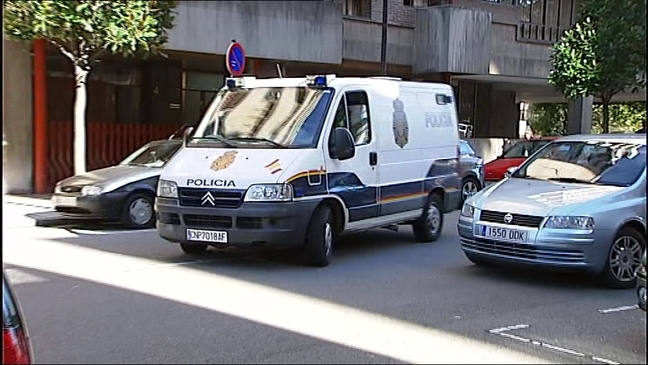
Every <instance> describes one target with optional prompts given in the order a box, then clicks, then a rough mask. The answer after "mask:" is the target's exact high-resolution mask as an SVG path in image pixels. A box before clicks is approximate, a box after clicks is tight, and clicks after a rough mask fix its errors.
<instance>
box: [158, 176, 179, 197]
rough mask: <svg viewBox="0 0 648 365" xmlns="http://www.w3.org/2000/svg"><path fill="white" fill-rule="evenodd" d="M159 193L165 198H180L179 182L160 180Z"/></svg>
mask: <svg viewBox="0 0 648 365" xmlns="http://www.w3.org/2000/svg"><path fill="white" fill-rule="evenodd" d="M157 195H158V196H159V197H163V198H176V199H177V198H178V184H176V183H175V181H169V180H160V181H158V186H157Z"/></svg>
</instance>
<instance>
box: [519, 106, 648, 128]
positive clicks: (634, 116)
mask: <svg viewBox="0 0 648 365" xmlns="http://www.w3.org/2000/svg"><path fill="white" fill-rule="evenodd" d="M567 111H568V104H567V103H556V104H532V105H531V106H530V107H529V121H530V124H531V128H532V129H533V131H534V132H535V133H537V134H541V135H543V136H558V135H564V134H566V133H567ZM609 117H610V119H609V127H610V131H611V132H620V133H623V132H625V133H631V132H634V131H636V130H638V129H640V128H642V125H643V122H644V121H645V120H646V103H644V102H631V103H613V104H610V106H609ZM603 124H604V123H603V107H602V105H601V104H594V108H593V111H592V133H602V132H603V131H604V125H603Z"/></svg>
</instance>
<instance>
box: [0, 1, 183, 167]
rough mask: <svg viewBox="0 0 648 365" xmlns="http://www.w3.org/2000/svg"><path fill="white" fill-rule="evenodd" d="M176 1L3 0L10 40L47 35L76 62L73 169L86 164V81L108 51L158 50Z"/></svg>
mask: <svg viewBox="0 0 648 365" xmlns="http://www.w3.org/2000/svg"><path fill="white" fill-rule="evenodd" d="M176 3H177V2H176V1H144V0H141V1H140V0H113V1H105V0H104V1H96V0H94V1H92V0H74V1H70V0H45V1H24V0H5V1H4V33H5V35H6V36H7V37H8V38H9V39H12V40H18V41H32V40H35V39H45V40H46V41H48V42H49V43H51V44H53V45H54V46H55V47H56V48H57V49H58V50H59V51H60V52H61V53H62V54H63V55H65V56H66V57H67V58H68V59H70V61H72V63H73V65H74V77H75V86H76V97H75V105H74V172H75V173H76V174H79V173H83V172H85V170H86V133H85V124H86V123H85V114H86V104H87V90H86V81H87V79H88V74H89V72H90V71H91V70H92V67H93V64H94V63H95V61H97V60H98V59H99V58H101V57H102V56H104V55H106V54H117V55H122V56H124V57H132V56H142V57H146V56H147V55H150V54H162V53H161V51H162V47H163V46H164V44H165V43H166V42H167V39H168V37H167V30H169V29H171V28H172V27H173V9H174V8H175V6H176Z"/></svg>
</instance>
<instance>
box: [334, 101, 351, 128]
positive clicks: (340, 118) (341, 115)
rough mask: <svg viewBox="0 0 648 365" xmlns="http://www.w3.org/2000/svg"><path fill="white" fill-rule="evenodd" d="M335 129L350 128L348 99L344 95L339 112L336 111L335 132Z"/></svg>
mask: <svg viewBox="0 0 648 365" xmlns="http://www.w3.org/2000/svg"><path fill="white" fill-rule="evenodd" d="M335 128H349V120H348V119H347V108H346V98H345V97H344V95H343V96H342V99H340V104H338V107H337V110H336V111H335V119H333V130H335Z"/></svg>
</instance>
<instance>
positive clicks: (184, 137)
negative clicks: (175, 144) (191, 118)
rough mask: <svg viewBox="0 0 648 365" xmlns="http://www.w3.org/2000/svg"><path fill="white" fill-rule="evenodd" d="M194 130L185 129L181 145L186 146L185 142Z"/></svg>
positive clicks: (191, 128)
mask: <svg viewBox="0 0 648 365" xmlns="http://www.w3.org/2000/svg"><path fill="white" fill-rule="evenodd" d="M193 130H194V128H193V127H187V128H185V130H184V131H183V133H182V145H183V146H186V145H187V141H188V140H189V137H191V133H193Z"/></svg>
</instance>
